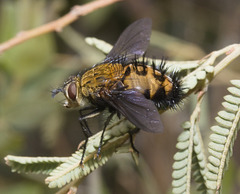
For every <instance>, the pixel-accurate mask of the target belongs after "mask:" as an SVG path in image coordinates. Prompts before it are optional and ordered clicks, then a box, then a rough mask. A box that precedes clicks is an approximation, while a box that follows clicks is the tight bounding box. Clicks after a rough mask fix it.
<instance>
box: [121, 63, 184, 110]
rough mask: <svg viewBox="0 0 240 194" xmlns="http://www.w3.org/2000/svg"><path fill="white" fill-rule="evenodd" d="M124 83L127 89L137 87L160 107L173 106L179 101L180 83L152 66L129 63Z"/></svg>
mask: <svg viewBox="0 0 240 194" xmlns="http://www.w3.org/2000/svg"><path fill="white" fill-rule="evenodd" d="M124 70H125V74H124V76H123V83H124V85H125V86H128V87H127V89H137V90H139V91H140V92H141V93H142V94H144V96H145V97H146V98H148V99H151V100H153V101H154V102H155V104H156V105H157V106H158V107H159V108H171V107H173V106H175V105H176V103H178V102H179V99H180V96H181V93H180V92H181V90H180V89H179V88H180V83H179V81H178V80H175V78H172V77H170V76H168V75H166V74H165V71H162V72H161V71H160V70H157V69H154V68H153V67H152V66H147V65H141V64H129V65H127V66H126V67H125V69H124Z"/></svg>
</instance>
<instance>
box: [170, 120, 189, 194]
mask: <svg viewBox="0 0 240 194" xmlns="http://www.w3.org/2000/svg"><path fill="white" fill-rule="evenodd" d="M190 127H191V126H190V123H189V122H187V123H185V127H184V128H185V130H184V131H183V132H182V133H181V134H180V135H179V137H178V143H177V145H176V147H177V148H178V149H179V151H178V152H177V153H176V154H175V155H174V157H173V158H174V161H175V162H174V163H173V173H172V177H173V181H172V187H173V189H172V192H173V193H184V192H186V191H187V190H188V189H187V187H188V186H189V185H187V183H188V179H189V178H190V177H191V174H189V173H188V169H189V168H188V165H189V159H191V158H192V152H191V150H190V151H189V147H191V148H192V146H193V144H190V142H192V143H193V134H191V133H192V132H191V133H190ZM190 169H191V168H190ZM190 173H191V172H190Z"/></svg>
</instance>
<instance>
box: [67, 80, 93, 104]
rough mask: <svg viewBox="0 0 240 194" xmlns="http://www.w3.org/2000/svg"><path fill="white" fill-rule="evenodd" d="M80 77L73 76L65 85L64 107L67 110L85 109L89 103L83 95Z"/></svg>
mask: <svg viewBox="0 0 240 194" xmlns="http://www.w3.org/2000/svg"><path fill="white" fill-rule="evenodd" d="M80 80H81V79H80V77H79V76H73V77H70V78H69V79H68V81H66V82H65V83H64V87H63V93H64V96H65V98H66V100H65V102H64V106H65V107H67V108H77V107H81V108H83V107H85V106H86V105H87V104H88V103H89V102H88V100H87V98H85V96H84V95H83V94H82V89H81V83H80Z"/></svg>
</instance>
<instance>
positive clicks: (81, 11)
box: [0, 0, 120, 54]
mask: <svg viewBox="0 0 240 194" xmlns="http://www.w3.org/2000/svg"><path fill="white" fill-rule="evenodd" d="M117 1H120V0H96V1H93V2H90V3H87V4H85V5H81V6H80V5H77V6H74V7H73V8H72V10H71V11H70V12H69V13H67V14H66V15H64V16H63V17H61V18H59V19H57V20H55V21H52V22H49V23H47V24H45V25H42V26H39V27H37V28H34V29H32V30H28V31H23V32H20V33H18V34H17V35H16V36H15V37H13V38H11V39H10V40H8V41H6V42H4V43H2V44H0V54H1V53H2V52H3V51H6V50H8V49H10V48H12V47H13V46H15V45H18V44H20V43H22V42H24V41H26V40H28V39H31V38H34V37H37V36H40V35H42V34H46V33H48V32H52V31H61V30H62V28H63V27H65V26H67V25H68V24H70V23H72V22H74V21H75V20H77V19H78V17H79V16H84V15H86V14H88V13H91V12H93V11H95V10H97V9H99V8H102V7H106V6H107V5H110V4H112V3H115V2H117Z"/></svg>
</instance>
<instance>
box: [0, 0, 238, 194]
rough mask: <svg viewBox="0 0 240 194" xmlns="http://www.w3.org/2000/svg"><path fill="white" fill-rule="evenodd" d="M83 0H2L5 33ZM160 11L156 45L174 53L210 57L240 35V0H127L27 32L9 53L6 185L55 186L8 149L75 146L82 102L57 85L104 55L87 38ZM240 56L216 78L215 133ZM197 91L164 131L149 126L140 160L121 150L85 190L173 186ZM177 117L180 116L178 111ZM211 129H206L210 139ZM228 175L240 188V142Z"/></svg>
mask: <svg viewBox="0 0 240 194" xmlns="http://www.w3.org/2000/svg"><path fill="white" fill-rule="evenodd" d="M86 2H88V1H77V0H50V1H49V0H48V1H47V0H38V1H35V0H18V1H16V0H0V43H2V42H4V41H6V40H8V39H10V38H11V37H13V36H15V35H16V34H17V33H19V32H21V31H24V30H28V29H32V28H35V27H38V26H40V25H43V24H45V23H47V22H50V21H53V20H55V19H57V18H59V17H60V16H63V15H64V14H66V13H67V12H69V10H70V9H71V7H72V6H74V5H76V4H84V3H86ZM142 17H151V18H152V20H153V29H154V30H156V31H158V32H153V34H152V38H151V43H152V47H151V48H150V49H149V52H148V55H152V56H154V57H156V58H158V57H160V58H161V57H162V56H163V55H164V56H166V57H168V59H171V60H195V59H201V58H202V57H203V56H204V55H205V54H207V53H209V52H211V51H213V50H218V49H220V48H223V47H225V46H227V45H229V44H232V43H238V42H239V40H240V22H239V18H240V2H239V1H233V0H230V1H211V0H210V1H206V0H201V1H200V0H195V1H191V0H182V1H178V0H170V1H166V0H163V1H162V0H159V1H152V0H131V1H122V2H119V3H116V4H114V5H111V6H108V7H106V8H103V9H100V10H97V11H95V12H94V13H91V14H89V15H86V16H84V17H81V18H79V19H78V20H77V21H76V22H74V23H73V24H71V25H70V26H68V27H66V28H64V29H63V30H62V31H61V32H52V33H49V34H46V35H42V36H39V37H37V38H34V39H31V40H28V41H26V42H25V43H23V44H20V45H18V46H16V47H14V48H11V49H10V50H8V51H6V52H4V53H2V54H1V55H0V158H1V160H0V193H9V194H10V193H39V194H41V193H54V192H56V190H50V189H48V187H47V186H46V185H44V177H43V176H41V175H38V176H35V175H19V174H17V173H11V170H10V168H9V167H8V166H6V165H5V163H4V157H5V156H6V155H8V154H12V155H20V156H69V155H70V154H71V153H72V152H74V151H75V150H76V148H77V145H78V143H79V142H80V141H81V140H82V139H83V137H84V136H83V134H82V132H81V129H80V126H79V123H78V119H77V118H78V112H77V111H70V110H67V109H65V108H64V107H62V100H63V97H57V98H55V99H52V98H51V90H52V89H54V88H56V87H58V86H60V85H61V84H63V82H64V80H66V79H67V78H68V76H69V75H72V74H75V73H77V72H79V71H82V70H84V69H85V68H86V67H90V66H92V65H93V64H95V63H97V62H100V61H101V60H102V59H103V58H104V55H103V54H102V53H101V52H99V51H98V50H97V49H95V48H92V47H90V46H88V45H86V43H85V42H84V37H86V36H94V37H97V38H99V39H102V40H105V41H107V42H109V43H112V44H113V43H114V42H115V41H116V40H117V38H118V36H119V35H120V33H121V32H122V31H123V30H124V28H126V27H127V26H128V25H129V24H130V23H132V22H133V21H135V20H137V19H139V18H142ZM239 77H240V76H239V64H238V63H235V64H233V65H231V66H230V68H228V70H225V71H224V72H223V73H221V74H220V75H219V76H218V77H217V78H216V79H215V80H214V81H213V84H212V85H211V87H210V89H209V92H208V96H207V97H206V98H205V103H204V107H203V109H202V111H203V112H202V119H203V123H204V124H203V134H204V135H205V136H207V135H208V133H209V126H210V125H212V124H214V117H215V115H216V112H217V111H219V110H220V109H221V105H220V102H221V101H222V96H223V95H225V94H226V93H227V91H226V87H227V86H229V80H230V79H238V78H239ZM194 98H195V96H194V95H193V96H192V97H189V98H188V99H187V100H185V101H184V102H185V103H184V105H182V108H181V109H179V110H178V111H168V112H166V113H164V114H163V115H162V119H163V123H164V126H165V130H164V133H162V134H157V135H153V134H150V133H145V132H143V131H141V132H140V133H139V134H138V135H137V138H136V147H137V148H138V150H139V151H140V153H141V162H140V166H139V167H136V166H135V164H134V163H133V160H132V158H131V156H130V154H123V155H117V156H114V157H113V158H112V159H111V160H110V161H109V162H108V163H107V164H106V165H105V166H104V167H102V168H100V169H98V170H96V171H95V172H94V173H92V174H91V175H90V176H88V177H87V178H86V179H85V181H84V182H83V183H82V184H81V185H80V186H79V193H91V194H94V193H107V194H108V193H109V194H110V193H115V194H122V193H125V194H126V193H127V194H128V193H129V194H135V193H138V194H143V193H170V191H171V173H172V168H171V166H172V163H173V155H174V153H175V152H176V148H175V144H176V139H177V136H178V134H179V133H180V132H181V130H182V129H181V127H180V124H181V123H182V122H183V121H185V120H188V119H189V116H190V114H191V111H192V110H193V106H194ZM173 120H174V121H175V122H172V121H173ZM207 141H208V139H206V142H205V143H206V145H207ZM237 142H239V141H238V140H237V141H236V144H235V149H234V155H233V160H232V162H231V165H230V169H229V171H228V172H227V173H226V177H225V180H224V184H225V185H224V189H225V190H224V193H225V192H226V193H236V192H237V191H238V189H240V173H239V162H240V158H239V148H240V144H239V143H237Z"/></svg>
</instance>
